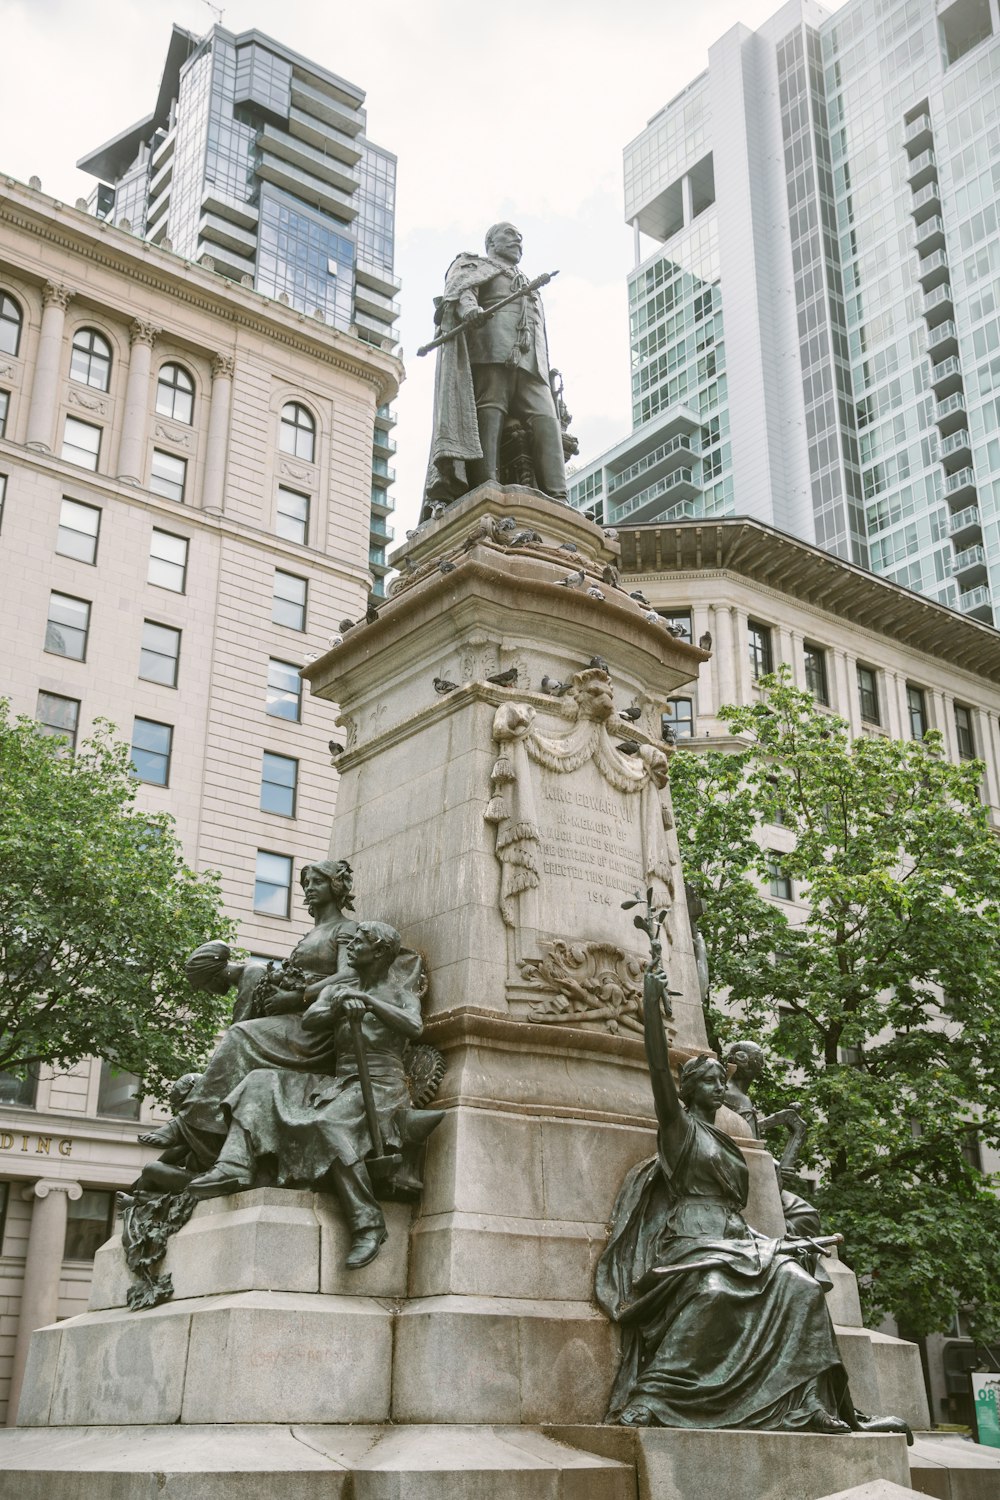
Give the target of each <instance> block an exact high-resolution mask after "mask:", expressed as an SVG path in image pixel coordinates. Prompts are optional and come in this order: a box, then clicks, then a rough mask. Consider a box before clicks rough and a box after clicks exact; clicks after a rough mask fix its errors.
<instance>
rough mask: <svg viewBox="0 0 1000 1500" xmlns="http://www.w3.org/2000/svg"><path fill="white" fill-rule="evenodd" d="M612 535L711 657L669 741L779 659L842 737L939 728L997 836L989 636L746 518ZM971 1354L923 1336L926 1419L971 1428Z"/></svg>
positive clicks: (631, 567) (776, 830)
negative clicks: (974, 774)
mask: <svg viewBox="0 0 1000 1500" xmlns="http://www.w3.org/2000/svg"><path fill="white" fill-rule="evenodd" d="M618 538H619V541H620V543H621V549H622V554H621V564H622V569H623V577H622V582H623V584H624V586H625V587H626V588H628V589H632V588H640V589H641V590H642V592H643V593H644V594H645V595H646V597H647V598H648V599H649V601H650V603H651V604H652V605H653V607H654V608H655V609H657V610H658V611H659V612H660V613H661V614H663V615H664V616H666V617H668V618H669V619H670V621H671V623H672V624H673V625H674V627H675V628H676V629H677V630H678V631H680V632H681V633H682V635H683V637H684V638H686V639H689V640H692V641H693V642H694V643H695V644H698V643H704V644H706V645H709V646H710V649H711V652H712V657H711V660H710V661H707V662H706V663H705V664H704V665H703V667H702V669H701V672H700V674H699V677H698V681H697V683H691V684H689V685H688V686H687V687H685V688H682V689H681V690H680V692H679V693H677V694H675V695H674V697H673V699H672V701H671V703H670V705H669V712H668V713H667V714H666V715H665V716H664V721H663V722H664V730H665V732H666V733H667V734H668V735H671V734H672V735H673V736H675V737H676V739H677V742H678V744H679V745H681V746H683V747H686V748H688V749H692V750H698V749H701V748H704V749H719V748H725V747H726V746H727V745H731V744H732V743H733V740H732V738H731V737H730V735H729V732H728V730H727V728H726V725H725V724H724V722H723V721H722V720H721V719H720V718H719V709H720V708H721V706H722V705H723V704H726V703H739V704H747V703H752V702H753V701H754V698H755V695H756V693H757V692H758V689H757V687H756V681H757V679H758V678H759V677H761V676H762V675H763V674H764V673H765V672H768V671H771V670H772V669H776V668H777V667H779V666H781V665H787V666H789V667H790V668H791V671H792V676H793V678H794V681H795V682H796V684H797V685H798V686H799V687H801V688H808V689H809V690H810V691H811V692H812V693H813V694H814V696H815V697H816V698H817V700H818V701H819V702H820V703H823V704H825V705H827V706H828V707H829V708H830V709H832V710H833V711H834V712H836V713H838V714H840V715H841V716H842V717H843V718H844V719H846V720H847V721H848V723H849V724H850V726H851V729H852V731H853V733H854V734H886V735H890V736H892V737H893V738H896V739H908V738H911V737H916V736H919V735H922V734H923V733H924V731H925V730H926V729H939V730H940V731H941V733H942V735H943V736H944V742H945V746H946V751H947V754H948V755H950V756H951V757H952V758H953V759H955V760H959V759H973V758H976V759H979V760H981V761H982V762H983V763H984V766H985V771H984V775H983V782H982V795H983V800H984V802H985V803H986V804H987V806H988V807H989V809H990V813H991V816H992V820H993V824H994V826H995V827H996V829H997V831H998V833H1000V631H997V630H996V629H994V628H993V627H992V626H990V625H986V624H983V623H981V622H979V621H977V620H975V619H971V618H969V616H967V615H962V614H959V613H957V612H956V611H955V610H952V609H950V608H948V607H946V606H945V605H943V604H939V603H936V602H934V601H932V600H929V599H927V598H926V597H924V596H921V595H919V594H915V593H912V592H911V591H910V590H908V589H904V588H901V587H900V586H899V585H898V584H895V583H891V582H890V581H889V580H888V579H886V578H883V577H879V576H878V575H876V574H874V573H870V572H868V571H867V570H866V569H864V568H859V567H856V566H855V565H854V564H852V563H849V562H846V561H844V560H843V559H841V558H838V557H835V556H833V554H832V553H829V552H824V551H822V550H821V549H820V548H818V547H814V546H812V545H810V544H809V543H808V542H803V541H800V540H798V539H797V538H795V537H791V536H788V535H787V534H785V533H784V532H780V531H776V530H775V529H774V528H773V527H771V526H768V525H766V524H765V523H763V522H762V521H758V520H753V519H750V518H747V517H733V518H727V519H725V520H709V519H704V520H699V521H682V522H676V523H673V524H661V525H656V524H650V525H646V526H635V527H631V528H628V529H623V530H620V531H619V533H618ZM708 637H710V638H711V639H710V641H709V640H708ZM761 837H762V839H763V840H764V842H765V845H766V847H768V848H770V849H773V850H774V852H775V854H776V855H780V854H781V852H782V850H783V849H786V848H788V847H789V844H788V840H789V837H790V836H789V833H788V831H787V830H786V829H783V828H780V827H778V826H773V827H772V826H769V827H766V828H763V829H762V830H761ZM765 894H767V892H765ZM797 896H798V892H797V890H796V888H795V886H794V884H793V883H792V882H791V881H788V880H787V879H785V878H784V877H781V876H779V875H777V874H776V878H775V880H774V882H773V883H772V886H771V889H770V897H771V899H772V900H774V901H775V902H776V903H778V904H779V905H782V906H784V907H785V909H786V910H788V911H789V913H790V915H791V916H792V919H793V920H794V910H795V906H796V900H797ZM970 1149H977V1148H975V1147H971V1148H970ZM980 1164H981V1165H982V1167H983V1169H984V1170H986V1171H1000V1156H998V1154H997V1153H996V1152H992V1151H989V1150H988V1149H987V1148H982V1150H981V1152H980ZM972 1350H973V1345H972V1343H971V1341H970V1340H968V1339H966V1338H965V1337H964V1331H963V1326H962V1323H961V1319H959V1320H958V1321H957V1322H956V1325H955V1327H954V1329H953V1330H952V1331H951V1334H950V1335H948V1336H941V1335H935V1336H934V1337H932V1338H928V1339H927V1340H925V1341H924V1364H925V1374H926V1378H927V1384H928V1395H929V1398H930V1403H931V1416H932V1418H933V1420H934V1421H936V1422H955V1421H959V1422H962V1421H968V1420H969V1413H968V1406H967V1402H968V1387H967V1381H966V1375H965V1371H966V1369H967V1368H968V1361H969V1358H970V1356H971V1354H972Z"/></svg>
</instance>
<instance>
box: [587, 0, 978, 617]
mask: <svg viewBox="0 0 1000 1500" xmlns="http://www.w3.org/2000/svg"><path fill="white" fill-rule="evenodd" d="M998 190H1000V11H998V0H950V3H948V0H850V3H849V4H847V5H845V6H843V7H842V8H841V9H839V10H838V11H836V12H835V13H834V14H830V13H829V12H828V11H826V10H824V9H823V8H822V7H821V6H819V5H817V4H815V3H813V0H789V3H788V4H787V5H785V6H783V7H782V8H781V9H780V10H779V11H777V12H776V13H775V15H773V16H772V17H771V18H770V19H769V20H768V21H767V22H766V23H765V24H764V25H763V26H761V27H760V28H759V29H758V30H757V31H751V30H749V29H748V28H747V27H745V26H736V27H734V28H733V29H732V30H731V31H729V32H727V33H726V35H725V36H723V37H721V38H720V39H719V41H718V42H716V44H715V45H714V46H713V47H711V48H710V50H709V59H708V67H707V69H706V70H705V72H704V73H702V74H701V75H700V76H699V77H698V78H696V79H694V80H693V81H692V82H691V83H690V84H689V85H688V87H687V88H686V89H684V90H683V91H682V92H681V93H680V94H678V95H677V97H676V98H674V99H672V100H671V101H670V103H669V104H667V105H666V106H665V107H664V108H663V109H662V110H661V111H660V113H659V114H657V115H656V116H655V117H654V118H653V119H652V120H650V122H649V124H648V125H647V126H646V128H645V130H644V131H643V132H642V133H641V134H640V135H639V136H638V137H637V138H636V139H635V140H634V141H632V142H631V143H630V144H629V145H628V146H627V147H626V148H625V217H626V219H627V220H628V222H629V223H630V224H631V225H632V226H633V228H634V232H635V244H636V265H635V269H634V270H633V271H632V273H631V275H630V277H629V304H630V338H631V348H632V398H633V411H632V416H633V429H634V430H633V432H632V433H631V435H630V436H629V437H628V438H626V439H625V440H624V441H623V442H622V443H620V444H618V445H617V446H616V447H615V448H614V449H612V450H610V451H609V452H608V453H606V454H604V455H602V456H601V458H599V459H598V460H596V461H595V462H593V463H591V464H589V465H587V466H586V467H585V468H581V469H579V470H577V472H576V473H575V474H574V475H573V476H572V479H571V498H572V501H573V503H574V504H576V505H577V506H579V507H581V508H583V509H589V508H592V507H595V506H596V507H597V508H598V510H599V512H600V514H601V516H602V518H603V520H604V521H605V522H606V523H607V524H610V525H618V524H625V523H628V524H631V523H635V522H649V521H660V520H663V521H671V520H679V519H686V518H691V517H698V516H702V515H705V516H725V515H733V514H740V515H748V516H752V517H754V518H756V519H758V520H762V521H765V522H767V523H769V524H771V525H774V526H777V527H779V528H780V529H781V530H783V531H786V532H789V533H791V534H792V535H794V536H798V537H801V538H803V539H804V540H807V541H810V542H814V543H816V544H817V545H819V546H820V547H823V548H824V549H826V550H828V551H831V552H833V553H835V554H836V555H838V556H840V557H843V558H845V559H848V560H850V561H852V562H855V563H859V564H862V565H867V566H869V567H871V568H872V569H873V570H874V571H875V572H878V573H881V574H884V575H885V576H886V577H888V578H891V579H892V580H893V581H894V582H897V583H900V584H902V585H903V586H905V587H908V588H911V589H915V590H917V591H918V592H921V593H925V594H928V595H930V596H931V597H933V598H935V599H937V600H939V601H941V602H943V603H946V604H949V605H951V606H953V607H954V608H957V609H960V610H962V611H963V612H965V613H967V614H969V615H971V616H972V617H973V618H975V619H980V620H986V621H991V620H992V619H993V599H994V597H998V598H1000V233H998V229H997V216H998V210H997V206H996V200H997V195H998Z"/></svg>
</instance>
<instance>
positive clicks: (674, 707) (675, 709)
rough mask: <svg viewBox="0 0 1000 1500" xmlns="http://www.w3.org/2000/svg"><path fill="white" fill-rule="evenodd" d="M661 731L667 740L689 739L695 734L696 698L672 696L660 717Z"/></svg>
mask: <svg viewBox="0 0 1000 1500" xmlns="http://www.w3.org/2000/svg"><path fill="white" fill-rule="evenodd" d="M660 733H661V734H662V735H663V738H664V739H665V740H668V741H670V740H689V739H690V738H691V737H692V735H693V734H694V700H693V699H692V698H671V699H670V701H669V702H668V703H667V708H666V712H665V713H664V714H663V715H662V716H661V719H660Z"/></svg>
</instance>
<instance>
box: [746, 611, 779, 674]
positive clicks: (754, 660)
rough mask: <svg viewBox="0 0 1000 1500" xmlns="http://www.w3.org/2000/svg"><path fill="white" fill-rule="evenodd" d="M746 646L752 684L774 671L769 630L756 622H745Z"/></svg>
mask: <svg viewBox="0 0 1000 1500" xmlns="http://www.w3.org/2000/svg"><path fill="white" fill-rule="evenodd" d="M747 645H748V647H749V651H750V675H751V676H752V677H753V680H754V682H756V681H757V679H758V678H760V677H766V676H767V674H768V673H769V672H773V671H774V653H773V651H772V649H771V630H770V626H768V625H760V624H758V622H757V621H756V620H748V621H747Z"/></svg>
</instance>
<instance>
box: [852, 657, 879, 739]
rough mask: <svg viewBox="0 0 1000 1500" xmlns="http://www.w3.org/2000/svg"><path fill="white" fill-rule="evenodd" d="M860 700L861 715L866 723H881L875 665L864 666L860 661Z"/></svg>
mask: <svg viewBox="0 0 1000 1500" xmlns="http://www.w3.org/2000/svg"><path fill="white" fill-rule="evenodd" d="M858 701H859V703H860V705H861V717H862V719H863V720H864V721H865V723H866V724H881V722H882V720H881V718H880V717H879V711H878V681H877V679H876V676H875V668H874V667H863V666H862V665H861V663H860V662H859V663H858Z"/></svg>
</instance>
